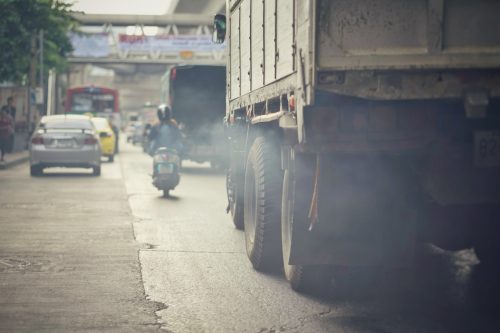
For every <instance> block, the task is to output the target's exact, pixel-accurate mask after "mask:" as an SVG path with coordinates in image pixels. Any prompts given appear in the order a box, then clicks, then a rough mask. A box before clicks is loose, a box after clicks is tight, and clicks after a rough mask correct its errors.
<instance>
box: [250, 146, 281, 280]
mask: <svg viewBox="0 0 500 333" xmlns="http://www.w3.org/2000/svg"><path fill="white" fill-rule="evenodd" d="M280 166H281V164H280V154H279V152H277V151H276V150H275V149H273V145H272V142H269V141H268V140H266V139H265V138H263V137H258V138H256V139H255V141H254V143H253V145H252V147H251V148H250V152H249V153H248V159H247V165H246V172H245V190H244V209H243V210H244V227H245V243H246V250H247V255H248V258H249V259H250V261H251V263H252V265H253V267H254V268H255V269H256V270H258V271H265V270H270V269H272V268H275V267H279V262H280V260H281V233H280V215H281V211H280V202H281V190H282V172H281V167H280Z"/></svg>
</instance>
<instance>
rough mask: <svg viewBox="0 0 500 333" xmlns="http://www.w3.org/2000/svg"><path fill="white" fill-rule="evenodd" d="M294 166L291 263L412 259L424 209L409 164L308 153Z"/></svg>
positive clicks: (391, 262) (366, 263)
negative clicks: (419, 202)
mask: <svg viewBox="0 0 500 333" xmlns="http://www.w3.org/2000/svg"><path fill="white" fill-rule="evenodd" d="M311 157H312V158H311ZM293 170H294V172H293V173H292V174H293V178H294V179H293V180H292V181H291V183H292V184H293V185H292V186H293V187H292V190H291V193H292V195H293V196H294V205H293V208H290V209H292V210H293V214H291V216H292V218H291V219H292V226H291V229H292V231H291V242H290V260H289V263H290V264H295V265H316V264H318V265H320V264H332V265H345V266H371V265H387V266H402V267H403V266H408V265H411V264H412V259H413V253H414V244H415V239H416V231H415V230H416V223H417V220H418V217H419V210H418V199H417V198H416V196H414V195H412V193H413V191H412V190H413V189H414V186H413V185H412V183H413V182H412V181H411V177H410V175H409V174H408V173H407V170H406V168H404V167H402V166H401V165H399V164H398V163H394V161H391V160H388V159H385V158H380V157H370V158H366V157H361V158H360V157H346V156H334V155H329V156H322V158H321V159H315V158H314V156H311V155H308V156H307V155H304V156H296V158H295V160H294V164H293ZM315 185H316V192H317V193H316V200H317V201H316V202H315V200H314V197H315V195H314V192H315ZM314 207H316V209H317V212H316V216H315V214H314V212H312V210H314V209H315V208H314Z"/></svg>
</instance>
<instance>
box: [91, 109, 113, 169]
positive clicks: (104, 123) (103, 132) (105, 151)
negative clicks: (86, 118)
mask: <svg viewBox="0 0 500 333" xmlns="http://www.w3.org/2000/svg"><path fill="white" fill-rule="evenodd" d="M91 120H92V123H93V124H94V127H95V129H96V131H97V133H98V134H99V141H100V143H101V152H102V155H103V156H106V157H107V158H108V161H110V162H113V160H114V159H115V146H116V145H115V143H116V136H115V133H114V132H113V129H112V128H111V126H110V124H109V122H108V120H107V119H106V118H100V117H93V118H92V119H91Z"/></svg>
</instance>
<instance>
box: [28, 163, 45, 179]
mask: <svg viewBox="0 0 500 333" xmlns="http://www.w3.org/2000/svg"><path fill="white" fill-rule="evenodd" d="M42 174H43V168H42V167H40V166H38V165H32V166H30V175H31V176H32V177H38V176H41V175H42Z"/></svg>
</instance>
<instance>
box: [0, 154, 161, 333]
mask: <svg viewBox="0 0 500 333" xmlns="http://www.w3.org/2000/svg"><path fill="white" fill-rule="evenodd" d="M119 163H120V162H119V159H118V160H117V161H116V162H115V163H113V164H110V163H109V164H108V163H103V166H102V176H101V177H93V176H91V175H90V172H89V171H88V170H84V169H82V170H69V169H54V170H50V171H48V172H47V175H45V176H42V177H37V178H31V177H30V176H29V168H28V165H27V164H23V165H20V166H17V167H15V168H13V169H9V170H5V171H2V172H0V212H1V214H0V332H71V331H82V332H85V331H99V332H158V331H159V327H158V325H157V323H156V317H155V310H157V306H156V304H154V303H152V302H148V301H147V300H146V298H145V294H144V289H143V285H142V281H141V273H140V266H139V260H138V243H137V242H136V241H135V240H134V236H133V230H132V216H131V214H130V209H129V206H128V204H127V197H126V194H125V188H124V186H123V181H122V179H121V173H120V167H119Z"/></svg>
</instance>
